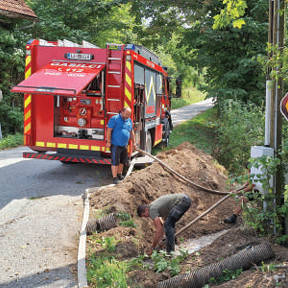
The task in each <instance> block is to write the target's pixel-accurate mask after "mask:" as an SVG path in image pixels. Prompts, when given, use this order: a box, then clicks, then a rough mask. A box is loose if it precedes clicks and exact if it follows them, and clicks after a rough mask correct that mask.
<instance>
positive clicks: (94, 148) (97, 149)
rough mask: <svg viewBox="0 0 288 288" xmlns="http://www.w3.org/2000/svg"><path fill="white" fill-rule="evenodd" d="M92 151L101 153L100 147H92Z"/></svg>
mask: <svg viewBox="0 0 288 288" xmlns="http://www.w3.org/2000/svg"><path fill="white" fill-rule="evenodd" d="M91 150H92V151H100V147H99V146H91Z"/></svg>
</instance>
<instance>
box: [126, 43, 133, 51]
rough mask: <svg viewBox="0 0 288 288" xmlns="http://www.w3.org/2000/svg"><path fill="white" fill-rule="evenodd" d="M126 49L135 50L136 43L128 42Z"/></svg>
mask: <svg viewBox="0 0 288 288" xmlns="http://www.w3.org/2000/svg"><path fill="white" fill-rule="evenodd" d="M126 50H135V45H134V44H127V45H126Z"/></svg>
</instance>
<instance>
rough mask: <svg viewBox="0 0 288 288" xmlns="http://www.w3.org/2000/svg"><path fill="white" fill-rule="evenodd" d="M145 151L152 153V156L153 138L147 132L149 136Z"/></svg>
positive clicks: (147, 136)
mask: <svg viewBox="0 0 288 288" xmlns="http://www.w3.org/2000/svg"><path fill="white" fill-rule="evenodd" d="M145 151H146V152H148V153H150V154H151V152H152V137H151V133H150V132H147V134H146V144H145Z"/></svg>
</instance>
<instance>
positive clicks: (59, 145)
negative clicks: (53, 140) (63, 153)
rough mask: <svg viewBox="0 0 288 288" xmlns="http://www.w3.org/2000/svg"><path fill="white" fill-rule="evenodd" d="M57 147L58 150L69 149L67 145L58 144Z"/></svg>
mask: <svg viewBox="0 0 288 288" xmlns="http://www.w3.org/2000/svg"><path fill="white" fill-rule="evenodd" d="M57 147H58V148H67V144H64V143H58V144H57Z"/></svg>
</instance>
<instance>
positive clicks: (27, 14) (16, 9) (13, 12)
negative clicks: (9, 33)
mask: <svg viewBox="0 0 288 288" xmlns="http://www.w3.org/2000/svg"><path fill="white" fill-rule="evenodd" d="M0 14H2V15H5V16H7V17H12V18H30V19H33V18H34V19H35V18H37V16H36V14H35V13H34V11H33V10H32V9H31V8H30V7H29V6H28V5H27V4H26V3H25V2H24V0H0Z"/></svg>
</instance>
